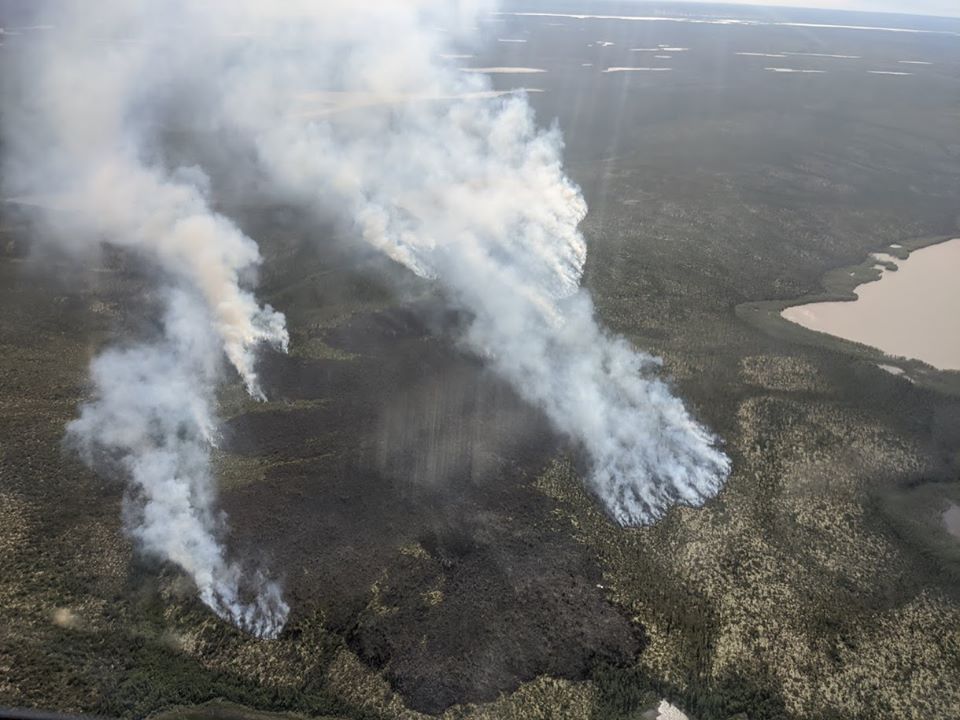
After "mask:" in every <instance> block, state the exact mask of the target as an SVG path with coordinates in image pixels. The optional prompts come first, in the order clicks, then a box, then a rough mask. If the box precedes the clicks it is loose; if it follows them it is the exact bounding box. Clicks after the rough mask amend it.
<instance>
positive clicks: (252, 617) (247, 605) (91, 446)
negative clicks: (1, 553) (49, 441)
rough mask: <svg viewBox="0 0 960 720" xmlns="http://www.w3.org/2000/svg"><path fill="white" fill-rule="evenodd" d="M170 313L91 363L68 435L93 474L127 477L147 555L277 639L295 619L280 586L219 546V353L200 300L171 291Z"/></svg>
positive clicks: (236, 618)
mask: <svg viewBox="0 0 960 720" xmlns="http://www.w3.org/2000/svg"><path fill="white" fill-rule="evenodd" d="M167 305H168V309H167V313H166V316H165V318H164V321H163V327H164V329H163V337H162V338H161V339H160V340H158V341H157V342H155V343H152V344H142V345H137V346H134V347H132V348H129V349H125V350H107V351H106V352H104V353H103V354H101V355H100V356H99V357H97V358H96V359H95V360H94V361H93V364H92V367H91V379H92V384H93V388H94V396H93V399H92V400H91V401H90V402H88V403H87V404H86V405H84V406H83V408H82V410H81V413H80V417H79V418H78V419H77V420H75V421H73V422H72V423H70V425H69V427H68V437H69V438H70V440H71V441H72V442H73V443H74V444H75V445H76V446H77V447H78V448H79V449H80V450H81V453H82V455H83V457H84V459H85V460H86V461H87V462H88V463H89V464H90V465H91V466H93V467H96V468H105V469H118V470H119V471H120V472H122V473H123V474H124V475H125V476H126V477H127V478H128V479H129V484H130V489H129V493H128V496H127V501H126V513H125V514H126V521H127V527H128V529H129V532H130V534H131V535H132V537H133V538H134V539H135V540H136V541H137V542H138V544H139V546H140V547H141V548H142V550H143V551H144V552H146V553H148V554H150V555H152V556H154V557H158V558H161V559H163V560H167V561H170V562H172V563H175V564H176V565H178V566H180V567H181V568H183V569H184V570H185V571H186V572H187V573H188V574H189V575H190V576H191V577H192V578H193V580H194V582H195V583H196V585H197V589H198V591H199V594H200V598H201V600H202V601H203V602H204V603H205V604H206V605H207V606H208V607H210V608H211V609H212V610H214V612H216V613H217V614H218V615H219V616H220V617H222V618H224V619H226V620H229V621H230V622H232V623H234V624H235V625H237V626H238V627H240V628H242V629H243V630H246V631H248V632H250V633H253V634H254V635H257V636H259V637H267V638H269V637H275V636H276V635H278V634H279V632H280V630H281V629H282V628H283V625H284V623H285V621H286V617H287V614H288V611H289V608H288V607H287V605H286V603H285V602H284V601H283V598H282V597H281V594H280V590H279V588H278V587H277V585H276V584H274V583H272V582H269V581H267V580H266V579H265V578H263V577H262V576H261V575H259V574H258V573H255V574H253V575H251V574H249V573H244V572H242V568H241V566H240V565H238V564H236V563H231V562H229V561H228V560H227V559H226V557H225V555H224V549H223V547H222V545H221V544H220V541H219V535H220V534H221V533H222V532H223V530H224V527H223V525H224V521H223V518H222V517H220V516H218V515H217V514H216V512H215V510H214V499H215V498H214V491H213V488H214V482H213V473H212V468H211V464H210V449H211V447H212V446H213V445H214V444H215V434H216V424H217V423H216V418H215V417H214V414H213V411H212V408H213V407H214V406H215V401H214V391H215V388H216V385H217V383H218V381H219V379H220V377H219V376H220V370H221V367H220V366H221V361H220V355H221V353H222V350H221V348H220V347H219V345H218V344H217V343H216V342H215V341H214V337H213V336H212V334H211V333H210V330H209V326H210V320H209V318H208V317H207V310H206V308H205V307H204V304H203V302H202V300H200V299H199V298H198V297H197V296H196V295H195V294H194V293H190V292H183V291H171V292H170V293H169V300H168V303H167ZM242 594H245V595H246V596H249V597H252V600H249V601H244V600H241V595H242Z"/></svg>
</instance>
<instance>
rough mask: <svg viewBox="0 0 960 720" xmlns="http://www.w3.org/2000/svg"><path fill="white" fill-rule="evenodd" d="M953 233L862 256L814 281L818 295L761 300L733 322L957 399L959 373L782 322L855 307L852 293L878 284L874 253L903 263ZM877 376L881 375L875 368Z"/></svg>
mask: <svg viewBox="0 0 960 720" xmlns="http://www.w3.org/2000/svg"><path fill="white" fill-rule="evenodd" d="M957 238H958V234H957V233H953V234H950V235H937V236H932V237H923V238H913V239H907V240H901V241H898V242H896V243H893V244H891V245H886V246H884V247H880V248H877V249H875V250H873V251H872V252H868V253H867V255H866V257H865V258H864V259H863V261H862V262H860V263H858V264H856V265H847V266H843V267H839V268H834V269H833V270H829V271H827V272H826V273H824V275H823V276H822V278H821V280H820V284H821V287H822V288H823V290H822V292H817V293H809V294H807V295H803V296H800V297H796V298H790V299H786V300H761V301H753V302H746V303H741V304H739V305H737V306H736V308H735V313H736V315H737V317H738V318H739V319H740V320H742V321H744V322H746V323H747V324H749V325H751V326H753V327H755V328H757V329H759V330H762V331H763V332H764V333H766V334H768V335H771V336H773V337H775V338H777V339H779V340H784V341H786V342H790V343H799V344H803V345H813V346H817V347H822V348H826V349H828V350H834V351H836V352H841V353H844V354H846V355H850V356H853V357H855V358H857V359H861V360H864V361H867V362H871V363H873V364H876V365H885V366H894V367H897V368H899V369H900V370H902V371H903V372H902V374H901V375H900V377H902V378H903V379H904V380H909V381H912V382H914V383H916V384H917V385H921V386H924V387H926V388H929V389H932V390H935V391H938V392H942V393H945V394H947V395H960V372H956V371H950V370H940V369H937V368H935V367H933V366H931V365H929V364H927V363H925V362H923V361H921V360H917V359H913V358H905V357H896V356H891V355H888V354H886V353H885V352H883V351H882V350H880V349H878V348H875V347H871V346H869V345H864V344H861V343H858V342H855V341H853V340H847V339H845V338H842V337H838V336H836V335H830V334H827V333H825V332H819V331H816V330H811V329H808V328H806V327H804V326H803V325H800V324H798V323H796V322H792V321H790V320H787V319H786V318H785V317H783V315H782V313H783V312H784V311H785V310H787V309H788V308H792V307H796V306H799V305H811V304H815V303H824V302H855V301H857V300H858V296H857V294H856V289H857V288H858V287H860V286H861V285H864V284H866V283H871V282H875V281H879V280H880V278H881V277H882V275H883V268H880V267H878V265H880V264H881V261H878V259H877V258H876V257H875V256H876V255H877V254H888V255H890V256H892V257H893V258H895V259H897V260H901V261H904V260H906V259H907V258H909V256H910V254H911V253H913V252H916V251H917V250H921V249H924V248H928V247H932V246H934V245H939V244H942V243H946V242H949V241H951V240H956V239H957ZM878 370H879V371H881V372H882V371H883V370H882V369H880V368H878Z"/></svg>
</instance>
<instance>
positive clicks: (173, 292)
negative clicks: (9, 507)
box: [3, 2, 288, 637]
mask: <svg viewBox="0 0 960 720" xmlns="http://www.w3.org/2000/svg"><path fill="white" fill-rule="evenodd" d="M163 5H164V4H163V3H155V4H153V3H147V4H141V3H126V2H124V3H121V2H116V3H114V2H102V3H97V4H96V5H95V6H91V5H90V4H88V3H73V4H71V3H63V4H58V5H57V6H55V7H56V9H57V11H58V13H59V15H58V17H57V18H56V25H57V27H58V28H61V30H60V31H58V32H56V33H50V34H49V35H48V36H47V37H45V38H43V39H42V40H38V41H37V42H35V43H33V44H30V45H24V46H23V47H19V48H18V52H17V53H16V54H12V55H11V57H12V58H13V60H12V62H11V64H10V66H8V67H5V68H4V69H3V71H4V74H5V78H4V80H5V84H7V85H9V86H11V88H12V89H13V91H15V92H16V93H17V100H18V102H17V103H16V105H15V106H14V107H11V108H4V110H5V112H4V117H3V121H4V122H3V141H4V149H5V157H4V162H5V166H4V174H3V177H4V183H5V186H6V187H5V190H6V191H7V193H9V194H11V195H17V196H20V197H26V198H29V203H28V204H29V206H30V207H31V208H32V220H33V221H34V226H35V228H36V231H37V236H38V239H40V240H45V241H48V242H53V243H56V244H57V245H59V246H60V247H61V248H63V249H65V250H67V251H68V252H69V253H70V254H71V255H74V256H76V257H77V258H78V259H79V260H90V259H91V258H96V256H97V252H98V249H99V248H100V246H101V245H102V244H104V243H106V244H110V245H113V246H115V247H119V248H123V249H124V250H125V251H126V252H128V253H130V254H131V255H132V256H135V257H137V258H139V260H140V261H141V262H143V263H144V265H145V266H147V267H149V268H150V269H151V270H152V272H153V275H154V277H155V278H156V281H155V286H156V291H157V293H158V295H159V297H161V298H162V299H163V306H164V308H165V312H164V320H163V323H162V332H161V333H160V337H159V338H158V339H156V340H154V341H152V342H147V343H141V344H139V345H132V346H131V344H130V343H129V341H127V342H124V343H123V346H124V347H125V348H126V349H123V350H107V351H106V352H104V353H103V354H102V355H100V356H99V357H98V358H96V359H95V360H94V362H93V364H92V367H91V375H92V390H93V397H92V399H91V400H90V402H88V403H87V404H86V405H84V406H83V407H82V408H81V412H80V417H79V418H78V419H77V420H76V421H75V422H73V423H71V425H70V426H69V429H68V437H69V439H70V440H71V442H72V444H73V445H74V446H76V447H78V448H79V449H80V450H81V451H82V453H83V456H84V458H85V459H86V460H87V461H88V463H89V464H90V465H91V466H92V467H94V468H96V469H98V470H104V471H107V472H111V473H116V472H119V473H120V474H122V475H123V476H125V477H126V478H127V479H128V480H129V492H128V496H127V501H126V512H125V520H126V527H127V530H128V532H129V533H130V534H131V536H132V537H133V538H135V539H136V540H137V541H138V546H139V548H140V549H141V550H142V551H143V552H145V553H147V554H149V555H152V556H155V557H158V558H160V559H162V560H166V561H169V562H172V563H174V564H176V565H178V566H179V567H181V568H182V569H183V570H184V571H186V572H187V573H188V574H189V575H190V576H191V578H192V579H193V580H194V582H195V583H196V585H197V588H198V592H199V595H200V598H201V600H202V601H203V602H204V603H205V604H206V605H207V606H209V607H210V608H211V609H212V610H213V611H214V612H216V613H217V614H218V615H219V616H220V617H222V618H224V619H226V620H228V621H230V622H233V623H235V624H236V625H238V626H239V627H241V628H243V629H244V630H246V631H248V632H251V633H253V634H255V635H258V636H262V637H274V636H276V635H277V634H278V633H279V632H280V630H281V629H282V627H283V625H284V623H285V621H286V617H287V614H288V607H287V605H286V604H285V603H284V602H283V600H282V598H281V596H280V592H279V589H278V588H277V586H276V585H275V584H273V583H271V582H270V581H269V580H267V579H266V578H264V577H263V576H262V574H261V573H259V572H257V571H253V572H251V571H248V570H246V569H244V568H243V567H242V565H241V564H238V563H236V562H231V561H229V560H228V559H227V558H226V556H225V552H224V548H223V546H222V544H221V542H220V540H221V537H222V535H223V533H224V531H225V523H224V518H223V517H222V516H221V515H220V514H218V513H217V512H216V511H215V509H214V507H215V492H214V480H213V474H212V469H211V460H210V457H211V449H212V447H213V445H214V442H215V438H216V427H217V420H216V416H215V412H214V410H213V408H214V407H215V399H214V390H215V387H216V386H217V384H218V383H219V382H221V381H222V379H223V375H224V369H225V364H224V358H226V359H227V360H228V361H229V363H230V365H232V367H233V368H234V370H235V371H236V373H237V374H238V375H239V377H240V378H241V379H242V381H243V383H244V385H245V386H246V388H247V390H248V392H249V393H250V395H251V396H253V397H255V398H262V397H263V393H262V390H261V389H260V384H259V381H258V378H257V374H256V369H255V353H256V349H257V347H258V346H260V345H262V344H269V345H272V346H274V347H276V348H277V349H280V350H285V349H286V346H287V342H288V336H287V330H286V327H285V321H284V318H283V316H282V315H281V314H279V313H277V312H276V311H274V310H273V309H271V308H270V307H269V306H261V305H260V304H259V303H258V302H257V301H256V299H255V297H254V296H253V294H252V293H251V292H250V290H249V289H248V288H247V284H248V282H249V280H250V279H251V278H252V277H253V274H254V272H255V269H256V267H257V265H259V263H260V262H261V258H260V253H259V250H258V248H257V245H256V243H255V242H254V241H253V240H252V239H250V238H249V237H246V236H245V235H244V234H243V233H242V232H241V231H240V230H239V229H238V228H237V227H236V226H235V225H234V224H233V223H232V222H231V221H230V220H228V219H227V218H225V217H224V216H222V215H220V214H218V213H216V212H214V211H213V210H212V209H211V207H210V203H209V201H208V194H209V181H208V179H207V177H206V175H205V174H204V173H203V172H202V171H201V170H199V169H198V168H196V167H173V168H170V167H166V166H165V165H164V163H163V161H162V157H161V155H160V154H159V153H158V151H157V146H156V143H155V139H154V138H153V133H154V128H153V125H154V124H155V123H156V122H157V117H158V115H159V113H160V111H161V110H162V107H161V103H162V102H163V99H164V97H165V94H166V93H169V91H170V88H171V87H174V86H175V85H176V78H172V77H171V76H170V63H169V57H170V54H169V53H168V52H166V51H165V48H164V47H163V46H162V43H161V42H160V40H159V38H160V37H161V36H162V35H164V33H165V28H164V27H163V25H162V24H158V23H157V22H156V21H157V20H161V19H162V18H161V17H158V14H159V15H161V16H162V15H163V11H164V8H163Z"/></svg>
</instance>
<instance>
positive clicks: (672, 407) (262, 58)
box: [222, 0, 730, 525]
mask: <svg viewBox="0 0 960 720" xmlns="http://www.w3.org/2000/svg"><path fill="white" fill-rule="evenodd" d="M387 5H388V6H389V12H386V11H384V6H382V5H381V4H379V3H372V2H362V1H361V2H351V3H338V2H333V3H328V4H325V6H324V9H323V10H317V11H311V10H310V9H309V8H301V10H302V12H301V14H299V15H298V16H297V19H296V22H295V23H293V22H290V21H289V20H290V19H289V18H288V17H285V16H283V15H280V16H277V15H272V16H271V15H270V14H269V13H264V14H261V15H259V16H258V19H259V20H260V21H262V22H266V21H267V20H269V22H268V23H267V24H266V25H261V26H260V27H261V31H262V32H263V33H264V34H265V36H266V37H267V38H268V39H267V40H265V41H264V43H266V44H261V43H253V44H252V46H245V47H242V48H241V49H240V50H239V53H238V55H239V56H240V57H243V58H245V59H244V60H243V61H240V62H235V63H234V65H233V66H232V67H231V68H230V69H229V71H228V73H227V76H226V80H225V82H224V85H223V87H224V88H225V92H224V96H223V108H224V109H223V111H222V115H223V117H224V118H229V121H228V122H229V123H230V124H231V125H232V126H235V127H239V128H240V129H241V132H242V133H243V134H245V135H246V136H247V137H249V138H251V141H252V142H253V143H254V144H255V146H256V148H257V150H258V154H259V157H260V160H261V163H262V165H263V167H264V168H265V169H266V170H267V172H268V174H269V176H270V177H271V178H272V180H273V183H274V186H275V188H276V189H277V191H278V192H281V193H284V194H286V195H288V196H290V197H293V198H296V199H299V200H300V201H302V202H306V203H310V204H314V205H316V206H318V207H320V208H323V211H324V212H328V211H329V209H330V208H335V209H336V210H337V211H339V212H341V213H343V214H344V215H346V216H347V217H348V218H349V219H351V220H352V221H353V223H354V224H355V226H356V230H357V236H358V238H362V239H364V240H365V241H366V242H368V243H370V244H372V245H373V246H375V247H377V248H379V249H380V250H382V251H383V252H384V253H386V254H387V255H388V256H390V257H391V258H393V259H394V260H396V261H397V262H400V263H402V264H403V265H405V266H406V267H408V268H409V269H410V270H412V271H413V272H415V273H416V274H418V275H420V276H422V277H425V278H431V279H434V280H436V281H437V282H438V283H439V284H440V285H441V286H442V287H443V288H444V289H445V291H446V293H447V295H448V296H449V297H450V298H451V300H452V301H453V302H455V303H456V304H457V305H459V307H461V308H462V309H464V310H466V311H468V314H469V315H471V316H472V317H473V321H472V324H471V326H470V327H469V329H468V331H467V333H466V340H467V344H468V346H469V347H470V349H472V350H473V351H474V352H476V353H478V354H480V355H481V356H483V357H484V358H486V359H487V361H488V362H489V364H490V365H491V367H493V368H494V369H495V370H496V371H497V372H499V373H500V375H501V376H502V377H504V378H505V379H506V380H508V381H509V382H510V383H511V384H512V385H513V387H514V388H515V389H516V390H517V392H518V393H520V394H521V395H523V396H524V397H525V398H526V399H527V400H528V401H530V402H531V403H533V404H535V405H537V406H539V407H541V408H542V409H543V410H544V411H545V413H546V415H547V416H548V417H549V419H550V420H551V422H552V423H553V425H554V426H555V427H556V428H557V429H558V430H560V431H561V432H563V433H564V434H566V435H568V436H569V437H570V438H572V439H573V440H575V441H576V442H577V443H579V444H580V445H581V446H582V448H583V449H584V450H585V451H586V453H587V455H588V457H589V458H590V460H591V465H592V470H591V474H590V477H589V483H590V487H591V489H592V490H593V491H594V493H595V494H596V495H597V496H598V497H599V498H600V500H601V501H602V502H603V503H604V505H605V507H606V508H607V510H608V512H609V513H610V514H611V515H612V516H613V517H614V518H615V519H616V520H617V521H618V522H620V523H621V524H624V525H642V524H647V523H651V522H654V521H656V520H657V519H658V518H660V517H662V515H663V514H664V513H665V512H666V511H667V510H668V509H669V507H670V506H672V505H674V504H677V503H682V504H687V505H698V504H701V503H702V502H704V501H705V500H706V499H708V498H710V497H712V496H713V495H715V494H716V493H717V491H718V490H719V488H720V487H721V485H722V483H723V481H724V480H725V479H726V477H727V475H728V474H729V471H730V461H729V459H728V458H727V456H726V455H725V454H724V453H723V452H722V450H721V449H720V448H719V440H718V439H717V438H716V437H715V436H714V435H713V434H712V433H711V432H710V431H709V430H707V429H706V428H705V427H703V426H702V425H701V424H700V423H699V422H697V421H696V420H695V419H694V418H693V417H692V416H691V414H690V413H689V412H688V410H687V409H686V408H685V406H684V404H683V402H682V401H681V400H680V399H679V398H677V397H676V396H675V395H674V394H673V393H672V391H671V389H670V387H669V386H668V385H667V384H666V383H665V382H664V381H663V380H662V379H660V378H659V377H658V370H659V367H660V361H659V360H658V359H656V358H653V357H650V356H649V355H646V354H644V353H642V352H639V351H637V350H635V349H633V348H632V347H630V345H629V344H628V343H627V342H626V341H624V340H623V339H621V338H617V337H615V336H613V335H611V334H610V333H608V332H606V331H605V330H603V328H601V327H600V326H599V325H598V323H597V322H596V320H595V316H594V310H593V305H592V303H591V301H590V299H589V297H588V295H587V293H586V292H585V291H583V290H581V289H580V288H579V284H580V280H581V277H582V274H583V265H584V261H585V258H586V243H585V240H584V238H583V236H582V235H581V234H580V232H579V231H578V225H579V223H580V221H581V220H582V219H583V218H584V216H585V214H586V212H587V208H586V204H585V202H584V200H583V197H582V195H581V193H580V190H579V188H577V187H576V186H575V185H574V184H573V183H572V182H571V181H570V180H569V179H568V178H567V177H566V175H565V173H564V171H563V167H562V148H563V144H562V139H561V136H560V133H559V131H558V130H557V129H556V128H550V129H546V130H544V129H542V128H539V127H538V126H537V125H536V122H535V120H534V117H533V112H532V110H531V108H530V106H529V104H528V102H527V99H526V97H525V96H524V95H523V94H522V93H521V94H512V95H507V96H503V95H500V94H496V93H492V92H491V91H490V87H489V85H488V84H487V83H486V82H485V81H484V80H483V79H482V78H478V77H477V76H476V75H475V74H472V73H471V74H465V73H460V72H458V71H457V69H456V68H453V67H451V66H450V65H449V63H447V62H445V61H443V60H442V58H443V57H444V56H451V55H454V54H455V53H456V51H455V50H453V49H451V48H449V47H446V46H445V43H444V39H445V38H446V37H448V36H449V34H448V33H443V32H438V31H437V30H436V29H435V28H437V27H440V28H445V29H446V28H450V27H453V26H454V23H453V20H452V19H451V18H450V17H446V16H445V15H444V13H445V12H449V11H450V8H451V7H452V4H451V3H444V2H439V1H438V2H433V1H431V0H421V1H420V2H411V3H407V4H405V5H400V4H395V3H388V4H387ZM460 9H461V10H462V7H461V8H460ZM331 13H334V14H335V15H336V18H337V22H330V21H329V20H330V17H329V16H330V14H331ZM453 16H454V17H456V18H460V19H462V17H463V16H462V14H458V13H453ZM388 21H389V23H390V24H386V23H387V22H388ZM469 24H470V23H469V22H468V25H469ZM394 27H400V28H402V32H401V33H399V35H398V39H397V41H396V42H389V43H384V42H383V38H384V37H385V36H386V35H387V34H388V32H389V31H390V29H391V28H394ZM356 28H362V29H363V30H362V32H355V29H356ZM270 42H274V43H275V45H269V43H270ZM331 48H334V49H335V50H336V52H335V53H332V54H331V52H330V49H331ZM311 90H314V91H313V92H310V91H311ZM304 98H306V99H307V100H310V99H312V100H313V101H314V105H313V106H312V108H311V105H310V103H309V102H307V103H306V107H305V106H304V102H303V100H304ZM277 109H279V111H278V110H277Z"/></svg>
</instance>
